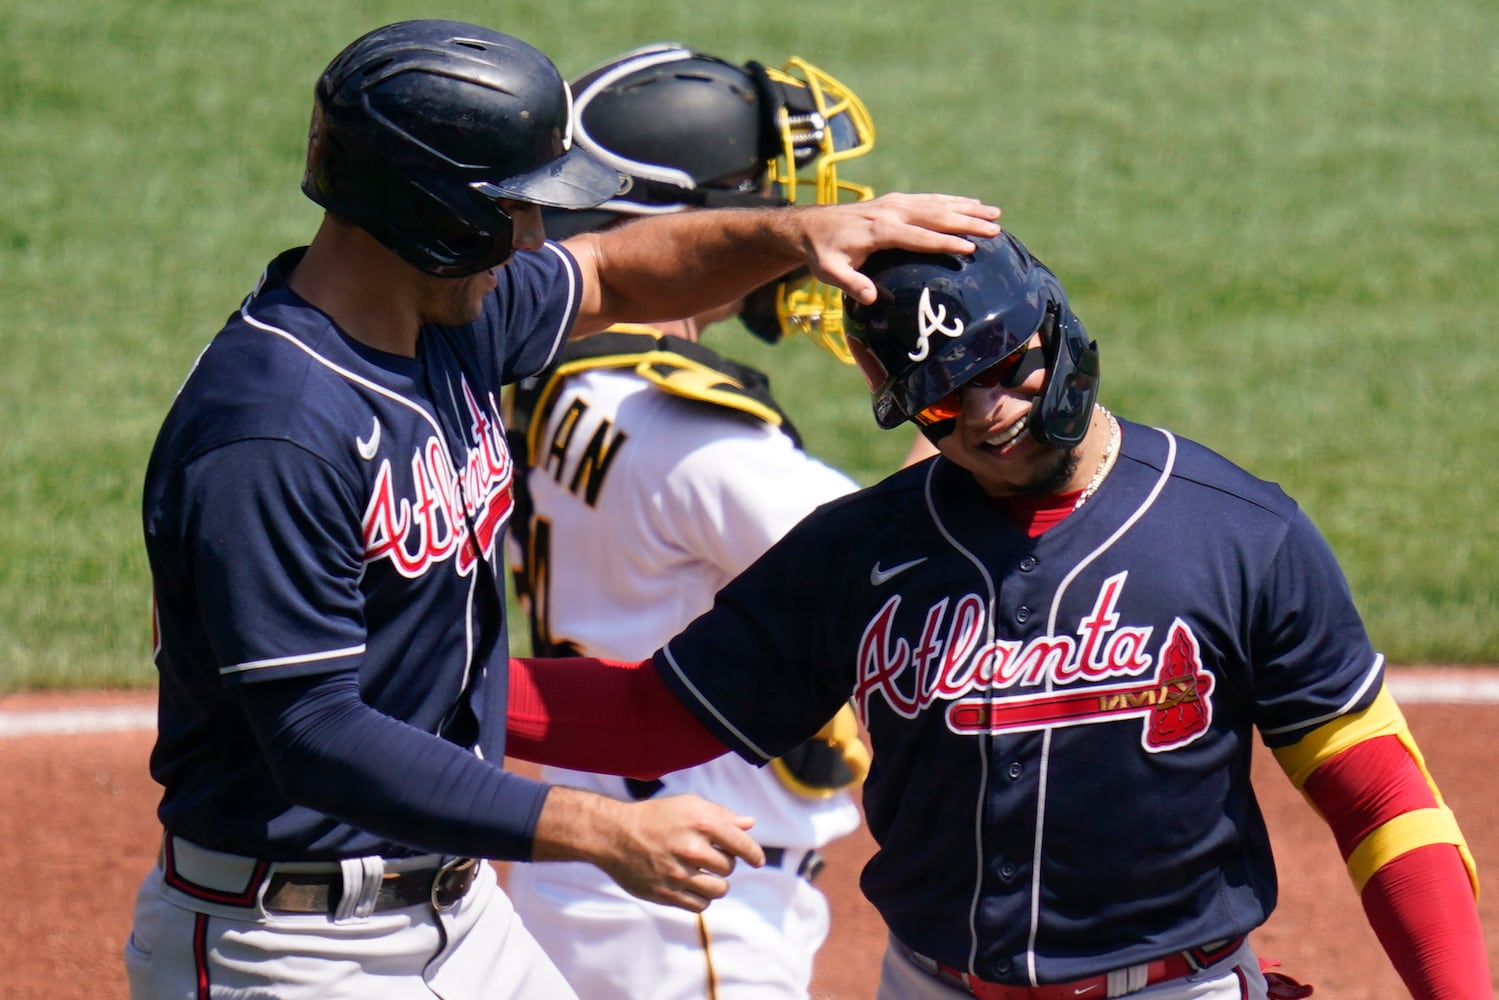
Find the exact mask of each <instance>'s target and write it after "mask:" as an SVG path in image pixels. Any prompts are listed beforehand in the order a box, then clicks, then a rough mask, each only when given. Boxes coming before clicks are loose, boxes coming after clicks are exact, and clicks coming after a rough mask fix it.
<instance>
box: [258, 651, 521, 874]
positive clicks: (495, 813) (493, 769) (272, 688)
mask: <svg viewBox="0 0 1499 1000" xmlns="http://www.w3.org/2000/svg"><path fill="white" fill-rule="evenodd" d="M242 698H243V702H244V705H245V712H246V716H247V717H248V718H249V720H250V723H251V726H252V727H253V729H254V732H255V736H256V740H257V742H258V743H259V746H260V748H261V752H262V754H263V755H264V756H265V759H266V762H267V766H268V767H269V768H270V771H271V774H272V776H273V778H274V779H275V781H276V785H277V789H278V790H279V791H280V792H281V794H282V796H283V797H285V798H286V799H287V800H288V801H290V802H294V803H297V804H299V805H303V806H306V807H308V808H312V809H316V810H318V811H319V812H323V813H326V814H328V815H330V816H333V817H336V818H338V819H340V820H342V821H344V822H346V823H350V824H352V825H354V826H358V827H359V828H361V829H364V830H368V831H370V832H371V833H374V834H377V835H379V836H382V837H385V838H387V839H389V840H392V841H395V842H397V843H402V844H406V845H408V846H411V847H413V848H415V849H417V850H422V851H431V852H433V853H440V854H457V855H468V856H473V857H484V858H494V859H498V860H521V859H525V858H528V857H530V854H531V841H532V836H533V834H534V831H535V827H536V824H537V822H538V818H539V816H540V813H541V811H542V806H543V801H544V800H545V798H546V796H547V788H546V786H545V785H542V784H540V783H538V782H535V781H531V780H529V779H527V778H523V777H521V776H520V775H517V774H512V773H509V772H507V771H505V770H503V769H502V768H501V767H499V766H498V765H497V764H494V763H490V762H487V761H483V760H480V759H478V758H477V757H475V756H474V755H473V754H472V753H470V752H469V751H467V750H465V749H464V748H462V747H459V746H456V745H454V744H452V743H449V742H448V741H446V740H444V739H441V738H440V737H437V736H433V735H432V734H430V733H425V732H422V731H421V730H419V729H416V728H413V727H411V726H408V725H406V724H405V723H402V722H400V721H398V720H396V719H393V718H390V717H389V716H386V715H383V714H381V713H380V712H378V711H376V710H375V709H373V708H370V707H369V706H368V705H366V704H365V703H364V702H363V701H362V700H361V699H360V697H359V690H358V681H357V678H356V677H355V676H354V675H353V674H352V673H350V674H332V675H323V676H315V677H310V678H299V679H295V680H285V681H273V682H269V683H262V684H246V685H244V686H243V691H242ZM393 774H396V775H400V776H401V780H399V781H393V780H391V776H392V775H393Z"/></svg>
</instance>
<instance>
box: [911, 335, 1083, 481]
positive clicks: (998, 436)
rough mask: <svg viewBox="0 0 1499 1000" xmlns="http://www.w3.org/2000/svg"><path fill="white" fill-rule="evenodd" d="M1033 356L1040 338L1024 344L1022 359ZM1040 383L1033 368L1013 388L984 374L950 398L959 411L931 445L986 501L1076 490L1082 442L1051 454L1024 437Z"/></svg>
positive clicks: (1049, 449)
mask: <svg viewBox="0 0 1499 1000" xmlns="http://www.w3.org/2000/svg"><path fill="white" fill-rule="evenodd" d="M1032 351H1034V352H1036V353H1038V354H1039V353H1040V352H1041V336H1040V334H1036V335H1035V336H1032V337H1031V339H1030V341H1029V342H1028V343H1027V352H1026V353H1027V354H1029V353H1030V352H1032ZM1003 367H1005V366H1004V365H1003V364H1001V365H996V366H995V368H1003ZM991 371H992V369H991ZM1045 380H1046V370H1045V369H1044V368H1040V367H1038V368H1035V369H1033V370H1032V371H1030V372H1029V373H1028V374H1027V375H1026V377H1025V379H1024V380H1023V381H1021V382H1019V383H1018V384H1015V385H1006V384H1005V383H1006V381H1007V380H1006V379H1004V378H995V377H992V376H988V375H987V373H980V374H979V376H978V377H976V378H973V379H970V380H969V381H968V382H965V383H964V384H963V385H962V386H960V387H959V388H958V389H957V390H956V393H955V395H956V397H957V402H958V404H959V405H958V412H957V414H956V415H955V416H954V417H953V422H952V425H951V426H952V431H951V432H950V433H949V434H947V435H946V436H945V437H943V438H941V439H940V440H938V441H937V442H936V444H937V450H938V451H940V452H941V453H942V455H943V457H944V458H946V459H947V460H948V461H950V462H952V463H953V464H954V465H957V466H960V467H962V468H963V469H966V470H967V471H968V472H969V474H970V475H972V476H973V478H974V480H975V481H976V482H977V483H978V484H979V488H980V489H982V490H983V491H984V492H985V493H987V494H989V495H990V496H996V497H1000V496H1015V495H1017V494H1021V495H1028V496H1049V495H1051V494H1055V493H1065V492H1067V491H1068V490H1070V489H1075V488H1076V485H1075V484H1074V480H1076V479H1077V470H1078V466H1079V464H1080V462H1081V453H1082V451H1083V449H1084V448H1086V447H1087V441H1086V440H1085V441H1084V443H1083V444H1082V445H1080V446H1078V447H1077V448H1069V449H1064V448H1054V447H1050V446H1048V445H1043V444H1041V443H1040V442H1039V441H1037V440H1036V438H1035V437H1034V436H1033V435H1032V434H1031V433H1029V421H1030V419H1031V415H1032V414H1031V404H1032V403H1033V402H1034V401H1035V398H1036V396H1037V395H1039V394H1040V392H1041V387H1042V385H1043V384H1044V383H1045Z"/></svg>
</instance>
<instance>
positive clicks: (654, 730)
mask: <svg viewBox="0 0 1499 1000" xmlns="http://www.w3.org/2000/svg"><path fill="white" fill-rule="evenodd" d="M506 727H507V732H506V752H507V753H509V754H511V755H513V756H515V757H518V758H520V759H521V760H528V761H531V762H532V763H536V764H548V765H551V766H553V767H565V768H569V769H571V770H575V771H593V772H596V773H600V774H617V775H621V776H623V777H627V778H657V777H660V776H661V775H663V774H665V773H666V772H668V771H677V770H680V769H682V768H684V767H692V766H695V765H697V764H702V763H706V762H707V761H710V760H712V759H713V758H715V757H719V756H722V755H723V754H724V753H726V752H727V751H728V747H726V746H724V745H723V743H722V742H720V741H719V739H718V738H717V737H716V736H714V735H713V734H712V733H711V732H709V731H708V729H707V728H706V727H704V726H703V724H702V723H700V722H698V720H697V717H696V716H694V715H693V714H692V713H691V712H690V711H688V710H687V708H686V706H684V705H683V704H682V703H681V702H680V701H679V700H678V699H677V697H676V695H674V694H673V693H672V691H671V689H670V688H669V687H667V686H666V682H665V681H663V680H662V679H661V677H660V675H659V674H658V673H657V672H656V669H655V665H654V664H653V663H652V661H651V660H649V659H646V660H642V661H640V662H638V663H625V662H621V661H618V660H601V659H596V658H593V657H582V656H579V657H556V658H541V659H511V661H510V701H509V708H508V710H507V712H506Z"/></svg>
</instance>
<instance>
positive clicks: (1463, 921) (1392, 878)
mask: <svg viewBox="0 0 1499 1000" xmlns="http://www.w3.org/2000/svg"><path fill="white" fill-rule="evenodd" d="M1275 757H1276V760H1277V761H1278V762H1279V763H1280V765H1281V767H1282V768H1283V769H1284V770H1285V772H1286V774H1287V775H1288V776H1289V777H1290V779H1291V781H1292V783H1294V784H1295V785H1296V787H1297V788H1299V789H1301V791H1302V793H1303V794H1305V795H1306V797H1307V799H1308V800H1309V801H1310V802H1311V803H1312V804H1313V805H1314V806H1315V807H1316V808H1317V811H1318V813H1320V814H1321V816H1322V818H1323V819H1324V820H1325V821H1326V822H1327V824H1328V826H1329V827H1331V828H1332V832H1333V835H1334V836H1335V837H1336V838H1337V841H1338V849H1339V851H1340V852H1341V853H1342V855H1343V858H1344V860H1345V861H1346V863H1347V866H1348V874H1349V876H1350V877H1351V878H1352V880H1353V884H1354V887H1355V888H1356V889H1357V890H1358V892H1359V897H1360V900H1361V902H1362V903H1363V907H1364V912H1365V914H1366V915H1367V916H1368V918H1369V925H1370V927H1371V928H1373V930H1374V933H1375V936H1376V937H1378V938H1379V942H1380V944H1381V946H1383V948H1384V950H1385V954H1387V955H1388V956H1389V958H1390V962H1391V964H1393V965H1394V967H1395V971H1396V972H1397V973H1399V975H1400V978H1401V980H1402V981H1403V982H1404V983H1405V986H1406V988H1407V989H1408V990H1410V991H1411V995H1412V996H1415V997H1443V998H1452V1000H1457V998H1462V1000H1468V998H1473V1000H1479V998H1487V997H1490V996H1492V992H1491V986H1490V977H1489V965H1488V957H1487V953H1486V951H1485V945H1484V938H1483V929H1482V927H1481V925H1480V923H1479V919H1478V907H1477V893H1478V878H1477V872H1476V869H1475V867H1474V864H1473V857H1472V855H1471V854H1470V853H1469V851H1468V845H1467V843H1466V841H1465V840H1464V838H1463V834H1462V831H1461V830H1460V829H1459V828H1458V825H1457V819H1456V818H1455V817H1454V816H1453V814H1452V810H1451V809H1449V808H1448V807H1447V805H1446V803H1445V802H1443V800H1442V796H1441V793H1440V792H1439V791H1438V790H1437V786H1436V782H1435V781H1433V780H1432V777H1431V774H1430V773H1429V772H1428V771H1427V769H1426V763H1425V761H1424V759H1423V758H1422V756H1421V751H1420V749H1419V748H1418V747H1417V746H1416V741H1415V739H1414V737H1412V735H1411V733H1410V730H1409V728H1408V727H1407V725H1406V722H1405V718H1404V716H1403V715H1402V714H1401V712H1400V709H1399V707H1398V706H1397V705H1396V704H1395V701H1394V699H1393V698H1392V697H1391V696H1390V693H1389V691H1388V690H1384V689H1381V690H1380V692H1379V695H1378V696H1377V697H1376V698H1375V700H1374V703H1373V704H1371V705H1370V706H1369V707H1368V708H1366V709H1364V710H1363V711H1360V712H1356V713H1353V714H1352V715H1347V716H1343V717H1341V718H1339V719H1336V720H1334V721H1332V722H1329V723H1327V724H1325V725H1323V726H1321V727H1319V728H1317V729H1314V730H1312V731H1311V732H1310V733H1308V734H1306V735H1305V736H1303V737H1302V738H1301V739H1300V740H1299V741H1297V742H1296V743H1293V744H1291V745H1290V746H1286V747H1280V748H1278V749H1276V751H1275Z"/></svg>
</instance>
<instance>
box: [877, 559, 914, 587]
mask: <svg viewBox="0 0 1499 1000" xmlns="http://www.w3.org/2000/svg"><path fill="white" fill-rule="evenodd" d="M924 562H926V556H922V557H921V558H920V559H912V560H911V561H910V562H903V563H901V564H900V565H899V566H891V567H890V568H889V569H881V568H880V564H879V563H875V564H874V568H873V569H871V570H870V571H869V585H870V586H871V587H879V586H881V585H883V584H886V583H889V582H890V581H891V580H893V579H895V578H896V577H897V576H899V575H900V574H902V573H904V572H905V571H906V570H908V569H910V568H911V567H912V566H920V565H921V564H922V563H924Z"/></svg>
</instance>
